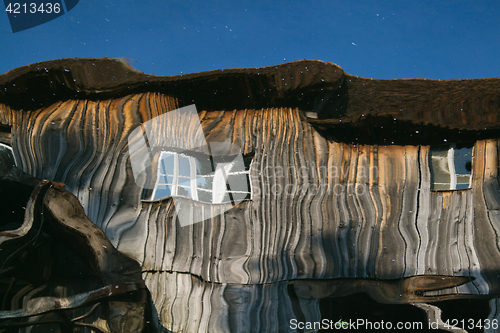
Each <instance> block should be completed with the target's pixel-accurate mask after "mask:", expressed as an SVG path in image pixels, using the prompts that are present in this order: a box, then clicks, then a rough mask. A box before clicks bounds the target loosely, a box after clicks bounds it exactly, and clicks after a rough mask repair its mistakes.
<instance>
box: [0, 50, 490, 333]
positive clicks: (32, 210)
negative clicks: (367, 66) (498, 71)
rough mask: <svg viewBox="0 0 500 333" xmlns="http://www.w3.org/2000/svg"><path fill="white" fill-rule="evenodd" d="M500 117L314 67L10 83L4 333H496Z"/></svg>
mask: <svg viewBox="0 0 500 333" xmlns="http://www.w3.org/2000/svg"><path fill="white" fill-rule="evenodd" d="M499 114H500V79H476V80H420V79H404V80H372V79H366V78H360V77H356V76H352V75H349V74H346V73H344V71H343V70H342V68H340V67H339V66H337V65H335V64H332V63H327V62H321V61H307V60H304V61H298V62H293V63H289V64H283V65H280V66H273V67H266V68H258V69H233V70H224V71H222V70H221V71H213V72H205V73H197V74H189V75H182V76H174V77H159V76H154V75H147V74H144V73H141V72H138V71H135V70H133V69H132V68H131V67H130V66H129V65H128V64H126V63H125V62H123V61H119V60H115V59H63V60H58V61H51V62H45V63H39V64H33V65H30V66H26V67H21V68H18V69H16V70H13V71H11V72H9V73H7V74H5V75H2V76H0V143H1V146H0V199H1V200H0V202H1V203H2V204H1V207H0V214H1V216H0V300H1V305H2V308H1V309H0V331H2V330H3V332H18V331H23V332H24V329H25V328H26V332H48V331H49V330H52V331H54V332H72V331H78V330H82V331H85V332H90V331H92V330H93V331H103V332H315V331H319V332H322V331H324V332H326V331H339V330H340V331H341V330H350V331H360V332H394V331H403V330H405V331H415V332H419V331H423V332H497V331H500V329H499V324H500V323H498V321H499V320H500V299H499V298H497V296H498V295H499V294H500V275H499V273H498V272H499V271H500V246H499V244H500V236H499V235H500V184H499V172H498V171H499V160H500V158H499V156H500V151H499V150H500V136H499V134H498V133H500V131H499V130H500V116H499ZM28 327H29V329H28Z"/></svg>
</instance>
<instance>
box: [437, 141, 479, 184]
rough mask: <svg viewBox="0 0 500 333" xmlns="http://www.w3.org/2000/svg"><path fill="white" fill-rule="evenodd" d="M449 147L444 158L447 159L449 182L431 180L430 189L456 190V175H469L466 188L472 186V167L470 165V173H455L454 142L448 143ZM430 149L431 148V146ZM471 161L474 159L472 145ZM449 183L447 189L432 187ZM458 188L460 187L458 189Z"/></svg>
mask: <svg viewBox="0 0 500 333" xmlns="http://www.w3.org/2000/svg"><path fill="white" fill-rule="evenodd" d="M449 147H450V148H448V154H447V156H446V160H447V167H448V171H449V172H448V174H449V175H450V182H449V183H437V182H435V181H433V182H432V183H431V189H433V190H434V191H447V190H450V191H451V190H457V183H458V182H457V177H459V176H467V177H469V183H468V187H467V188H466V189H469V188H471V187H472V176H473V175H472V174H473V167H472V165H471V173H470V174H457V171H456V168H455V150H456V145H455V144H451V145H449ZM431 149H432V148H431ZM471 154H472V156H471V163H472V162H473V160H474V147H472V149H471ZM431 159H442V158H441V157H439V156H431ZM431 163H432V160H431ZM448 184H449V187H450V188H449V189H444V190H443V189H434V187H435V185H445V186H446V185H448ZM460 184H465V183H460ZM459 190H460V189H459Z"/></svg>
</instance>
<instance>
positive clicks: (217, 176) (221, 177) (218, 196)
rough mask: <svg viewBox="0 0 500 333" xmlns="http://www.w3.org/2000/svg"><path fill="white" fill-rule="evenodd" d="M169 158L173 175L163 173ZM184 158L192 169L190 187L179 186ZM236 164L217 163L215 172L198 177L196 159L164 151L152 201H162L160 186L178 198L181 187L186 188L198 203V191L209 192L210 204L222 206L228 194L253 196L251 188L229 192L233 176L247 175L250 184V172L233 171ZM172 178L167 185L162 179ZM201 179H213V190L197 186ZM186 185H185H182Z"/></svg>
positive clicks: (160, 157)
mask: <svg viewBox="0 0 500 333" xmlns="http://www.w3.org/2000/svg"><path fill="white" fill-rule="evenodd" d="M168 156H173V164H174V168H173V175H169V174H165V173H163V172H162V168H161V166H162V161H163V160H165V159H166V158H168ZM180 156H181V157H182V158H187V159H188V160H189V167H190V177H189V178H190V182H189V183H190V184H189V186H185V185H180V184H179V177H180V176H179V157H180ZM234 164H235V162H234V161H232V162H228V163H217V165H216V169H215V171H214V172H212V173H211V174H208V175H198V174H197V171H196V170H197V168H196V157H194V156H190V155H186V154H182V153H177V152H170V151H168V152H167V151H162V152H161V153H160V156H159V158H158V168H157V176H156V182H155V186H154V189H153V192H152V195H151V200H160V199H162V198H163V197H157V189H158V186H159V185H165V186H169V187H170V195H171V196H178V195H179V191H178V189H179V187H184V188H189V189H190V192H191V196H190V198H191V199H193V200H196V201H199V197H198V191H203V192H208V193H211V194H212V197H211V198H212V199H211V200H212V201H211V202H210V203H212V204H221V203H224V197H225V196H226V194H230V195H231V194H245V195H249V194H250V195H251V189H250V188H249V189H248V191H235V190H231V189H230V190H228V189H227V187H228V185H227V184H228V182H227V181H228V177H229V176H232V175H242V174H245V175H246V177H247V183H248V179H249V178H248V177H249V175H250V170H249V169H248V170H247V169H245V170H237V171H232V170H231V169H232V167H233V166H234ZM167 176H170V177H172V184H167V183H165V182H164V181H162V179H164V177H167ZM199 178H211V179H212V188H211V189H206V188H203V187H198V186H197V179H199ZM182 184H185V183H182Z"/></svg>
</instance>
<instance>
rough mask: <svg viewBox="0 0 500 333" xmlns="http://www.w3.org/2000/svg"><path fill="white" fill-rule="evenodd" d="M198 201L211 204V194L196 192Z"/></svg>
mask: <svg viewBox="0 0 500 333" xmlns="http://www.w3.org/2000/svg"><path fill="white" fill-rule="evenodd" d="M198 200H199V201H201V202H206V203H212V192H209V191H203V190H198Z"/></svg>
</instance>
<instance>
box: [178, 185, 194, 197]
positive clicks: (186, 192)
mask: <svg viewBox="0 0 500 333" xmlns="http://www.w3.org/2000/svg"><path fill="white" fill-rule="evenodd" d="M177 195H180V196H183V197H187V198H191V188H189V187H181V186H179V187H178V188H177Z"/></svg>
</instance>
